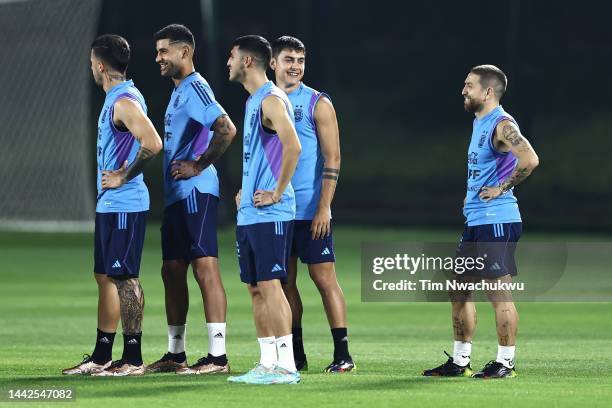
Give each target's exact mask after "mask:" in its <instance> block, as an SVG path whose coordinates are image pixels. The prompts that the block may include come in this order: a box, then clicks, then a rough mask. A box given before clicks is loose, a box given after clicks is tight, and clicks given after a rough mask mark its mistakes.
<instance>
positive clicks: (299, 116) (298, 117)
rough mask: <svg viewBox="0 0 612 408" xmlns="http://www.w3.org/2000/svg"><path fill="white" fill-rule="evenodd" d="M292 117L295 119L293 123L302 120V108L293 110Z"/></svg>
mask: <svg viewBox="0 0 612 408" xmlns="http://www.w3.org/2000/svg"><path fill="white" fill-rule="evenodd" d="M293 116H294V117H295V121H296V122H299V121H301V120H302V117H303V114H302V107H301V106H298V107H296V108H295V110H294V111H293Z"/></svg>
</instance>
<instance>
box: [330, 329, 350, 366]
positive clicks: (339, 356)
mask: <svg viewBox="0 0 612 408" xmlns="http://www.w3.org/2000/svg"><path fill="white" fill-rule="evenodd" d="M331 333H332V337H333V338H334V361H340V360H351V355H350V354H349V350H348V335H347V329H346V327H338V328H336V329H331Z"/></svg>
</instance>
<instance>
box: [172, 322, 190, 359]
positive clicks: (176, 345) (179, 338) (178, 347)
mask: <svg viewBox="0 0 612 408" xmlns="http://www.w3.org/2000/svg"><path fill="white" fill-rule="evenodd" d="M186 333H187V326H186V325H182V326H171V325H168V351H169V352H170V353H174V354H177V353H184V352H185V334H186Z"/></svg>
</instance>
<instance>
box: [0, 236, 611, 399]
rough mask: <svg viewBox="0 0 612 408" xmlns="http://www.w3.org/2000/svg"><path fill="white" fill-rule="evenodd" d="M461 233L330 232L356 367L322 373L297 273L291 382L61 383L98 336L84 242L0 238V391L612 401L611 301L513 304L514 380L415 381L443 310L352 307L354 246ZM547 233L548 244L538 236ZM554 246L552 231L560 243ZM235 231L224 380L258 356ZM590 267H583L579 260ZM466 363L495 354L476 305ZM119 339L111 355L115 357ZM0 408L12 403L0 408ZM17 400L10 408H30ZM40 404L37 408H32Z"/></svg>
mask: <svg viewBox="0 0 612 408" xmlns="http://www.w3.org/2000/svg"><path fill="white" fill-rule="evenodd" d="M158 231H159V228H158V226H156V225H150V226H149V228H148V234H147V242H146V244H145V252H144V254H143V262H142V268H141V276H142V281H143V287H144V290H145V295H146V308H145V320H144V335H143V357H144V359H145V362H151V361H153V360H155V359H157V358H159V357H160V356H161V355H162V354H163V353H164V352H165V350H166V342H167V339H166V324H165V316H164V302H163V287H162V282H161V278H160V272H159V271H160V243H159V232H158ZM457 236H458V232H457V231H449V232H444V231H427V230H383V229H362V228H337V229H336V232H335V237H336V251H337V255H338V264H337V268H338V276H339V280H340V283H341V285H342V287H343V289H344V293H345V295H346V298H347V303H348V313H349V315H348V317H349V336H350V347H351V353H352V354H353V357H354V358H355V361H356V362H357V365H358V371H357V372H356V373H353V374H348V375H335V376H330V375H325V374H322V373H321V370H322V369H323V368H324V367H325V366H326V365H327V364H328V363H329V362H330V359H331V353H332V343H331V336H330V334H329V328H328V326H327V321H326V319H325V315H324V312H323V308H322V305H321V301H320V298H319V295H318V293H317V292H316V289H315V288H314V285H313V284H312V283H311V282H310V281H309V279H308V275H307V274H306V273H304V272H305V270H304V269H300V272H301V273H300V280H299V285H300V288H301V290H302V293H303V294H302V299H303V301H304V323H303V327H304V340H305V347H306V353H307V355H308V359H309V366H310V371H309V372H307V373H305V374H304V375H303V377H302V383H301V384H299V385H297V386H248V385H238V384H228V383H227V380H226V377H225V376H217V377H206V376H198V377H179V376H176V375H174V374H164V375H148V376H144V377H138V378H92V377H63V376H61V375H60V369H61V368H63V367H67V366H70V365H73V364H75V363H76V362H77V361H78V360H80V358H81V356H82V354H83V353H90V352H91V351H92V345H93V343H94V340H95V329H96V318H95V316H96V296H97V292H96V287H95V282H94V279H93V277H92V273H91V268H92V264H93V261H92V252H93V234H27V233H8V232H3V233H0V279H1V284H0V389H1V390H2V393H3V395H2V398H1V399H4V401H6V399H5V398H6V390H7V389H31V388H35V389H44V388H66V387H70V388H73V389H74V390H75V393H76V402H70V403H58V402H47V403H46V404H47V405H49V406H53V407H59V406H67V407H74V406H105V407H108V406H114V407H122V406H130V405H131V406H164V407H189V406H195V405H196V404H197V405H198V406H202V407H205V406H247V405H248V406H249V407H258V406H270V407H272V406H300V407H309V406H315V407H322V406H328V405H331V404H339V405H340V404H341V405H344V406H364V407H372V406H376V407H382V406H415V407H418V406H431V407H441V406H453V407H464V406H465V407H468V406H469V407H477V406H512V407H523V406H537V407H543V406H546V407H554V406H559V407H561V406H567V407H581V406H587V405H588V406H589V407H604V406H606V407H609V406H612V380H611V379H610V378H611V375H612V347H611V344H612V343H611V333H612V308H611V304H610V303H567V304H553V303H520V304H518V305H517V307H518V309H519V313H520V316H521V321H520V329H519V338H518V346H517V372H518V374H519V376H518V377H517V378H515V379H510V380H489V381H479V380H474V379H468V378H461V379H435V378H423V377H421V376H420V372H421V370H422V369H423V368H429V367H431V366H433V365H437V364H440V363H442V362H443V361H444V359H445V356H444V355H443V353H442V351H443V350H448V351H452V332H451V325H450V316H449V314H450V313H449V305H448V304H445V303H361V301H360V254H359V245H360V242H361V241H364V240H367V241H377V240H380V241H393V240H397V241H401V240H424V239H433V240H441V241H442V240H446V241H453V240H455V239H456V238H457ZM542 237H543V238H546V237H545V236H542ZM556 239H559V237H556ZM234 246H235V244H234V239H233V232H232V230H230V229H224V230H223V231H222V232H221V233H220V250H221V253H220V263H221V269H222V274H223V279H224V284H225V287H226V290H227V294H228V303H229V308H228V317H227V321H228V356H229V359H230V364H231V366H232V370H233V372H234V373H241V372H244V371H246V370H247V369H249V368H251V367H252V365H253V363H254V362H255V361H256V360H257V359H258V355H259V348H258V345H257V342H256V339H255V330H254V326H253V323H252V318H251V310H250V300H249V297H248V294H247V292H246V289H245V288H244V286H243V285H242V284H241V283H240V282H239V276H238V271H237V262H236V257H235V254H234ZM586 267H588V266H586ZM190 290H191V292H190V293H191V298H190V313H189V318H188V331H187V333H188V335H187V349H188V357H189V358H190V361H195V359H196V358H198V357H200V356H201V355H203V354H204V353H205V352H206V349H207V340H206V331H205V327H204V318H203V311H202V300H201V298H200V295H199V291H198V290H197V289H196V284H195V281H194V280H193V279H190ZM478 311H479V326H478V330H477V333H476V338H475V341H474V349H473V356H472V357H473V362H472V366H473V368H476V369H478V368H480V367H481V366H482V365H483V364H485V363H486V362H487V361H488V360H490V359H494V358H495V354H496V338H495V328H494V319H493V314H492V311H491V309H490V307H489V305H487V304H479V305H478ZM121 342H122V340H121V336H118V337H117V341H116V347H115V352H114V357H115V358H118V357H119V356H120V355H121ZM0 405H8V403H6V402H5V403H1V402H0ZM28 405H30V404H23V405H19V406H28ZM32 405H36V406H40V405H41V403H36V404H32Z"/></svg>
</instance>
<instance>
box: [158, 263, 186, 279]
mask: <svg viewBox="0 0 612 408" xmlns="http://www.w3.org/2000/svg"><path fill="white" fill-rule="evenodd" d="M161 275H162V280H163V281H164V284H172V283H174V282H175V281H177V280H181V279H186V275H187V264H186V263H185V262H184V261H180V260H173V261H164V262H163V264H162V268H161Z"/></svg>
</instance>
